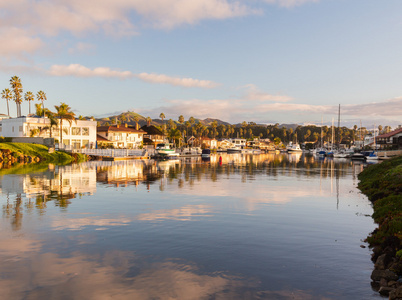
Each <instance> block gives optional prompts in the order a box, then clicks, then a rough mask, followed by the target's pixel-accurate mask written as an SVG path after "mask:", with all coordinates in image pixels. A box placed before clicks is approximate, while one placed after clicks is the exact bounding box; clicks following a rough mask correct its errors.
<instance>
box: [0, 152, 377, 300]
mask: <svg viewBox="0 0 402 300" xmlns="http://www.w3.org/2000/svg"><path fill="white" fill-rule="evenodd" d="M219 157H221V159H219ZM363 167H364V164H362V163H360V162H359V163H353V162H352V161H350V160H342V159H341V160H336V159H317V158H314V157H313V156H305V155H302V154H294V155H288V154H278V155H275V154H261V155H243V154H231V155H229V154H222V155H220V154H217V155H212V156H211V158H210V159H207V160H202V159H201V158H200V157H197V158H187V159H178V160H169V161H154V160H145V161H141V160H131V161H118V162H101V161H95V162H86V163H81V164H76V165H70V166H63V167H61V166H54V165H43V164H42V165H38V166H36V167H33V166H19V167H15V168H12V169H2V170H0V188H1V196H0V204H1V208H2V216H1V221H0V222H1V223H0V224H1V231H0V277H1V280H0V295H1V296H0V298H2V299H379V298H380V296H378V293H377V292H375V291H373V290H372V289H371V286H370V274H371V272H372V270H373V263H372V262H371V260H370V254H371V253H370V249H368V248H367V244H366V243H365V242H364V239H365V238H366V236H367V235H368V234H369V233H370V232H371V231H373V229H374V228H375V224H374V223H373V220H372V218H371V217H370V215H371V214H372V207H371V204H370V202H369V201H368V200H367V198H366V197H365V196H364V195H362V194H361V193H360V192H359V190H358V189H357V187H356V186H357V183H358V179H357V174H358V173H359V172H361V170H362V169H363Z"/></svg>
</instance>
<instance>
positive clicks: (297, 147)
mask: <svg viewBox="0 0 402 300" xmlns="http://www.w3.org/2000/svg"><path fill="white" fill-rule="evenodd" d="M286 149H287V151H288V152H303V149H302V148H300V145H299V144H298V143H296V144H292V143H290V144H289V146H288V147H287V148H286Z"/></svg>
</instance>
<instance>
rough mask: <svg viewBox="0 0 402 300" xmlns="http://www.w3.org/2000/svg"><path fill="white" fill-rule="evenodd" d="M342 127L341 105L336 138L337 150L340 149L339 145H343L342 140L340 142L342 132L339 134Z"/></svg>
mask: <svg viewBox="0 0 402 300" xmlns="http://www.w3.org/2000/svg"><path fill="white" fill-rule="evenodd" d="M340 126H341V105H340V104H339V109H338V129H337V138H336V142H337V148H338V149H339V144H340V143H341V140H340V134H339V133H340V132H339V129H340Z"/></svg>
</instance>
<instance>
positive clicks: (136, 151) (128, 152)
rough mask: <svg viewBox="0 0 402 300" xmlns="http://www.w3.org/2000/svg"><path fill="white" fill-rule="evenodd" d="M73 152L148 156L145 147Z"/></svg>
mask: <svg viewBox="0 0 402 300" xmlns="http://www.w3.org/2000/svg"><path fill="white" fill-rule="evenodd" d="M73 152H75V153H82V154H86V155H94V156H108V157H128V156H148V153H147V150H146V149H75V150H73Z"/></svg>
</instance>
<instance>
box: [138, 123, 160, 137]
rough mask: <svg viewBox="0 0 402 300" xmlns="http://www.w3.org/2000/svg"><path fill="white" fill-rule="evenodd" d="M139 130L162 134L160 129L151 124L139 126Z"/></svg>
mask: <svg viewBox="0 0 402 300" xmlns="http://www.w3.org/2000/svg"><path fill="white" fill-rule="evenodd" d="M141 130H144V131H145V132H146V133H147V134H149V135H164V134H163V133H162V131H160V130H159V129H158V128H156V127H155V126H154V125H151V126H147V125H144V126H142V127H141Z"/></svg>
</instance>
